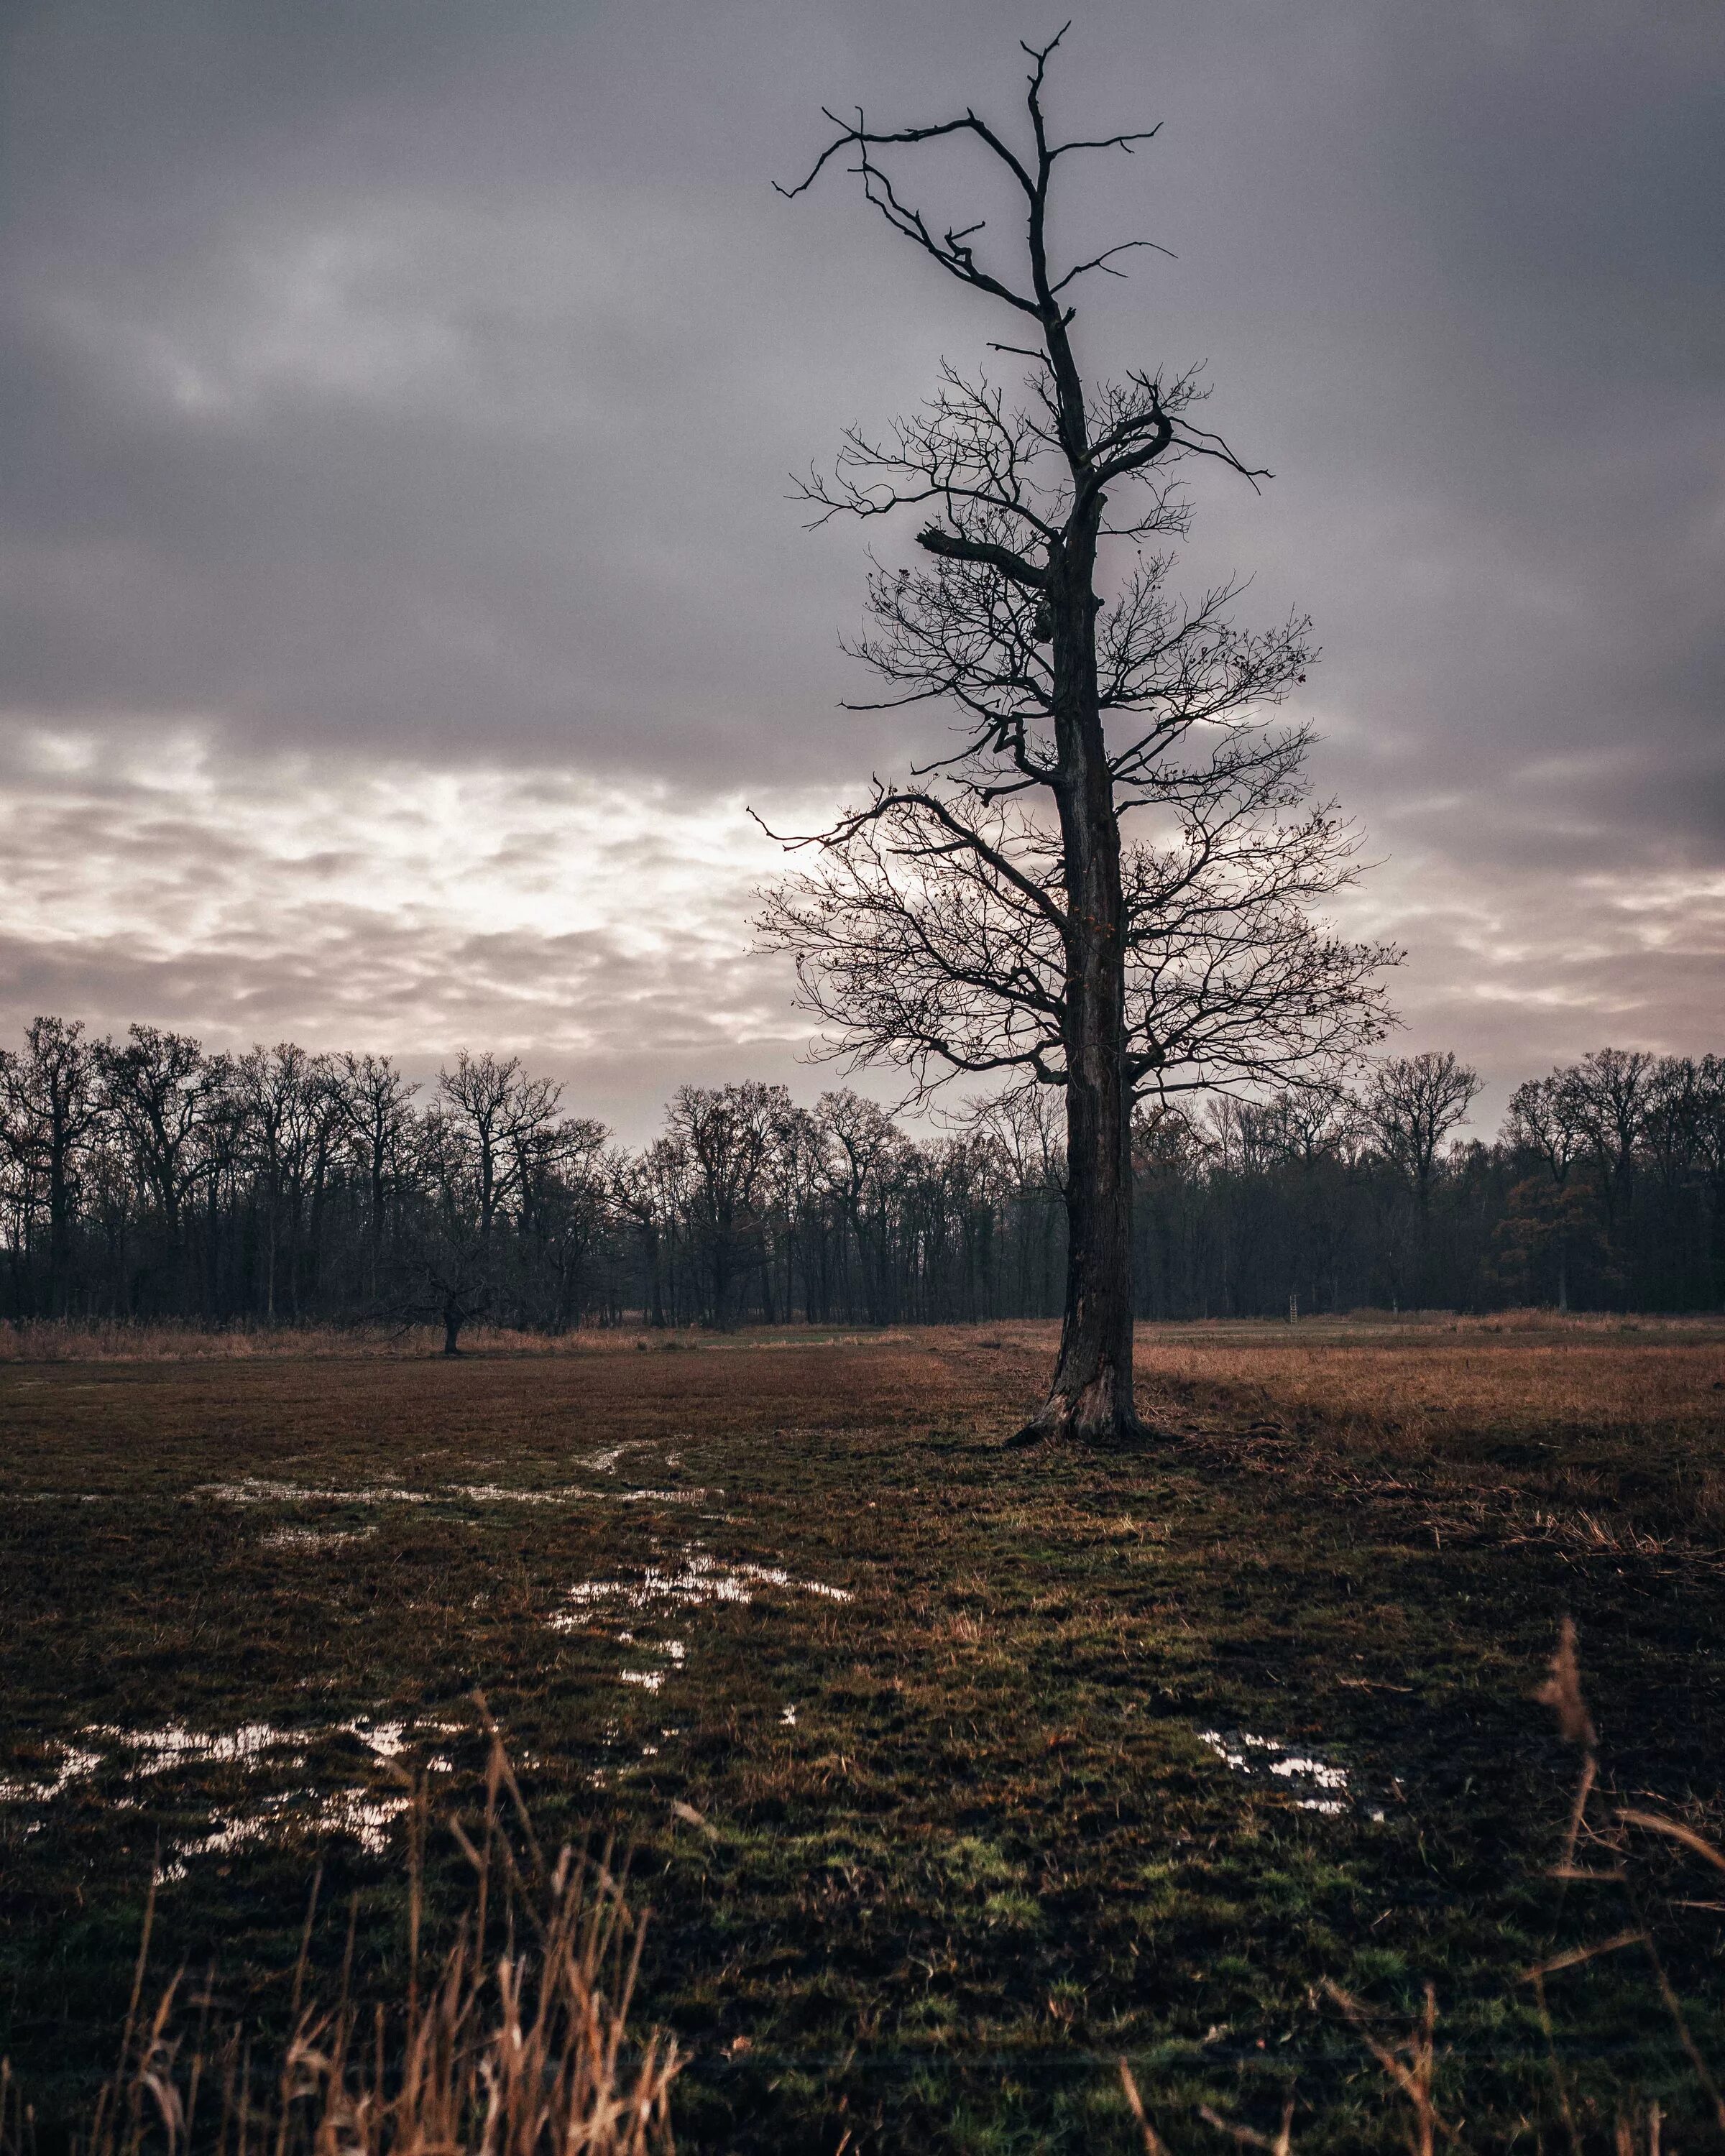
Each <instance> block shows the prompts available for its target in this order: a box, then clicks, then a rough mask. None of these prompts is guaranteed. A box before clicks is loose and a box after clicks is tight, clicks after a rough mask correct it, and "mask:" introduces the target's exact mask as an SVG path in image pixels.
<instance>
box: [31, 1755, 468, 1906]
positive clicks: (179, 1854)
mask: <svg viewBox="0 0 1725 2156" xmlns="http://www.w3.org/2000/svg"><path fill="white" fill-rule="evenodd" d="M465 1727H466V1724H465V1723H463V1722H444V1721H440V1720H435V1719H433V1718H430V1717H427V1718H426V1719H424V1720H423V1721H421V1720H415V1721H413V1722H408V1721H389V1722H379V1721H374V1720H372V1718H371V1717H369V1716H356V1717H352V1718H350V1719H349V1720H347V1721H345V1722H323V1723H318V1724H314V1725H313V1726H312V1727H309V1728H304V1729H286V1728H284V1727H281V1726H280V1724H279V1723H276V1722H242V1723H240V1724H239V1727H237V1728H234V1729H227V1730H200V1729H193V1728H190V1727H187V1725H186V1724H184V1723H183V1722H167V1723H164V1724H163V1726H162V1727H161V1728H159V1729H122V1728H119V1727H113V1726H111V1725H107V1724H98V1725H95V1726H93V1727H90V1728H89V1729H85V1730H80V1732H79V1735H78V1739H77V1741H76V1742H75V1743H72V1744H70V1745H68V1746H67V1747H66V1748H65V1749H64V1752H63V1753H62V1755H61V1758H60V1762H59V1767H58V1768H57V1769H56V1770H55V1772H54V1774H53V1776H52V1777H51V1778H50V1779H47V1780H45V1781H34V1782H27V1781H23V1780H21V1779H19V1780H9V1781H0V1803H6V1804H28V1805H30V1806H32V1807H33V1809H37V1810H39V1811H40V1810H44V1809H46V1808H47V1807H48V1806H49V1805H51V1804H53V1803H54V1801H55V1799H58V1798H59V1797H61V1796H63V1795H64V1794H65V1793H66V1791H67V1790H69V1789H72V1788H74V1786H75V1785H77V1784H81V1783H86V1782H89V1781H91V1780H93V1779H95V1776H96V1775H97V1774H100V1772H102V1771H103V1769H104V1768H106V1769H108V1770H109V1771H110V1772H113V1773H117V1774H119V1775H120V1777H121V1779H123V1780H125V1781H126V1782H130V1783H136V1782H141V1781H146V1780H150V1779H154V1778H155V1777H157V1776H158V1775H162V1774H168V1773H170V1772H172V1771H173V1770H175V1769H177V1768H186V1767H193V1768H198V1767H234V1766H237V1767H240V1768H244V1769H245V1770H246V1771H247V1772H248V1773H249V1772H251V1771H252V1770H254V1769H256V1768H264V1767H268V1768H274V1769H275V1770H276V1771H278V1772H280V1771H281V1770H283V1769H285V1770H287V1771H288V1772H290V1773H291V1772H296V1771H298V1770H300V1769H301V1768H304V1766H305V1762H306V1758H307V1755H308V1753H310V1752H311V1749H312V1748H313V1747H315V1746H316V1745H319V1744H323V1743H328V1742H329V1741H330V1739H331V1738H337V1737H352V1738H357V1739H358V1741H359V1743H361V1744H362V1745H363V1746H364V1747H365V1748H366V1750H367V1752H368V1753H370V1754H371V1756H372V1758H373V1759H374V1760H377V1761H378V1762H380V1763H388V1762H389V1761H392V1760H394V1759H397V1758H399V1757H400V1756H401V1755H402V1753H403V1752H405V1751H406V1750H407V1749H408V1747H409V1745H410V1744H411V1743H413V1742H415V1741H416V1740H418V1739H423V1738H434V1737H454V1736H459V1735H460V1734H462V1733H463V1732H464V1731H465ZM98 1747H100V1749H98ZM426 1765H427V1767H428V1768H429V1769H430V1770H431V1771H433V1772H434V1773H444V1774H447V1773H449V1772H450V1771H451V1769H452V1765H453V1763H452V1762H451V1761H450V1760H449V1758H448V1756H447V1755H446V1754H444V1753H434V1754H433V1755H432V1756H431V1757H430V1758H428V1759H427V1761H426ZM139 1802H140V1800H139V1799H137V1798H136V1797H131V1796H122V1797H116V1798H115V1799H113V1800H112V1804H111V1809H115V1810H116V1811H132V1810H136V1809H138V1806H139ZM407 1805H408V1797H407V1796H406V1795H405V1794H397V1793H395V1792H393V1791H392V1792H385V1793H382V1794H379V1793H377V1792H374V1791H372V1790H367V1789H332V1790H328V1791H325V1792H319V1791H317V1790H316V1789H306V1788H301V1789H290V1790H287V1791H285V1792H284V1793H281V1794H276V1795H273V1796H269V1797H265V1798H264V1799H261V1800H260V1801H259V1803H258V1804H256V1805H255V1806H254V1807H248V1809H246V1810H245V1811H244V1813H235V1814H232V1815H221V1816H218V1819H217V1820H216V1821H215V1823H214V1824H213V1826H212V1828H211V1830H210V1831H209V1832H208V1833H207V1834H204V1835H194V1836H193V1837H191V1838H190V1839H188V1840H184V1841H177V1842H174V1843H172V1844H170V1845H167V1847H166V1850H165V1855H164V1861H163V1864H162V1869H161V1871H160V1872H159V1874H158V1878H159V1879H160V1880H161V1881H163V1882H170V1881H173V1880H176V1879H182V1878H184V1876H186V1872H185V1866H186V1862H187V1861H190V1860H192V1859H194V1858H200V1857H205V1856H221V1855H225V1854H231V1853H232V1852H234V1851H236V1850H239V1849H242V1848H245V1847H248V1846H249V1845H252V1844H254V1843H257V1842H263V1841H272V1840H279V1839H281V1838H282V1837H283V1836H285V1835H288V1834H290V1833H293V1834H300V1835H320V1834H321V1835H331V1834H345V1835H351V1836H352V1839H353V1840H356V1841H357V1842H358V1843H359V1844H360V1845H361V1847H362V1848H363V1849H365V1850H366V1851H368V1852H369V1853H370V1854H372V1855H373V1856H381V1855H382V1853H383V1852H384V1851H385V1850H386V1848H387V1847H388V1830H389V1828H390V1826H391V1825H392V1824H393V1822H394V1821H395V1820H397V1819H398V1818H399V1817H400V1816H401V1814H402V1813H403V1811H404V1810H405V1809H406V1808H407ZM43 1825H44V1822H43V1820H40V1819H35V1820H31V1821H30V1822H29V1823H28V1825H26V1826H25V1828H24V1833H25V1835H27V1836H28V1835H33V1834H39V1833H40V1832H41V1830H42V1827H43Z"/></svg>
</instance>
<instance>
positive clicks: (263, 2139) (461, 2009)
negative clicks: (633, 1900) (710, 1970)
mask: <svg viewBox="0 0 1725 2156" xmlns="http://www.w3.org/2000/svg"><path fill="white" fill-rule="evenodd" d="M504 1796H507V1797H508V1799H509V1800H510V1807H511V1809H512V1811H513V1815H514V1819H513V1828H514V1831H513V1832H509V1833H506V1831H505V1830H504V1829H505V1817H504V1807H503V1805H502V1804H501V1799H502V1798H503V1797H504ZM410 1816H411V1820H412V1827H413V1830H412V1832H411V1833H410V1835H409V1865H410V1871H411V1891H410V1895H409V1902H408V1935H409V1944H408V1981H407V1996H406V1998H405V1999H403V2001H401V2002H400V2005H399V2006H398V2010H396V2011H395V2012H393V2013H392V2012H391V2011H389V2010H388V2009H387V2008H385V2007H384V2006H382V2005H377V2006H376V2007H374V2008H373V2009H372V2010H371V2012H370V2013H369V2014H367V2013H366V2012H365V2011H363V2010H362V2009H361V2008H360V2007H359V2006H358V2005H357V2004H356V2003H355V2001H354V1999H352V1974H353V1949H354V1924H353V1921H352V1917H350V1921H349V1925H348V1933H347V1952H346V1953H345V1955H344V1957H343V1959H342V1964H341V1981H340V1985H339V1989H337V1992H336V1996H335V1997H334V1998H333V1999H323V2000H319V1999H316V1998H315V1997H312V1996H311V1995H310V1985H309V1978H310V1969H311V1939H312V1935H313V1922H314V1918H315V1916H316V1903H317V1887H316V1884H314V1886H313V1889H312V1895H311V1906H310V1907H308V1910H307V1912H306V1920H305V1932H304V1934H303V1937H302V1939H301V1943H300V1956H299V1961H298V1963H297V1965H296V1967H295V1971H294V1979H293V1995H292V2005H291V2008H290V2012H291V2015H292V2017H293V2022H294V2027H293V2033H292V2035H290V2038H289V2040H288V2041H287V2044H286V2046H285V2049H284V2050H283V2051H282V2053H281V2056H280V2064H279V2066H276V2067H275V2069H274V2070H273V2071H264V2070H263V2067H262V2064H261V2061H260V2058H259V2050H258V2047H257V2046H256V2044H255V2042H254V2037H253V2035H251V2033H250V2032H249V2031H248V2030H246V2029H245V2028H244V2027H243V2026H237V2027H232V2028H229V2029H227V2030H221V2031H217V2030H212V2028H211V2026H210V2010H209V2004H208V1999H207V1998H206V1999H189V1998H187V1996H186V1987H185V1984H184V1971H183V1970H182V1971H181V1972H179V1973H178V1974H177V1975H175V1976H174V1977H173V1978H172V1979H170V1981H169V1982H168V1983H167V1984H166V1985H164V1986H163V1988H162V1990H161V1992H160V1994H159V1995H158V1996H157V1999H156V2003H155V2005H154V2006H153V2008H151V2007H148V2006H146V2003H145V1978H146V1969H147V1967H148V1961H149V1953H150V1938H151V1929H152V1927H153V1921H154V1916H155V1902H156V1897H155V1890H154V1888H153V1887H152V1888H151V1895H150V1900H149V1903H148V1905H147V1908H146V1916H145V1921H144V1932H143V1938H142V1941H141V1945H140V1947H139V1951H138V1960H137V1968H136V1974H135V1977H134V1979H133V1984H132V1993H131V2005H130V2008H129V2010H128V2011H127V2015H126V2027H125V2032H124V2035H123V2036H122V2038H121V2047H120V2058H119V2062H118V2064H117V2066H116V2069H115V2071H114V2072H113V2074H112V2075H111V2076H110V2078H109V2080H108V2081H107V2082H106V2084H105V2086H104V2087H103V2089H102V2091H101V2093H100V2097H99V2098H98V2100H97V2104H96V2107H95V2116H94V2118H93V2120H92V2122H91V2124H90V2128H89V2129H88V2131H87V2133H84V2134H81V2135H80V2136H78V2137H76V2138H75V2139H74V2144H73V2145H74V2151H75V2156H191V2152H194V2151H202V2150H208V2151H211V2152H213V2156H671V2151H672V2146H673V2144H672V2136H671V2127H670V2090H671V2085H672V2083H673V2082H674V2081H675V2078H676V2076H677V2073H678V2071H679V2068H680V2061H679V2058H678V2056H677V2049H676V2045H675V2040H672V2039H671V2038H670V2037H668V2036H665V2035H663V2034H661V2033H660V2032H658V2031H654V2032H652V2033H650V2034H649V2035H647V2036H646V2038H645V2039H644V2040H638V2039H636V2038H635V2037H634V2035H632V2034H631V2032H630V2029H629V2012H630V2007H631V2005H632V2002H633V1999H634V1986H635V1978H636V1974H637V1971H638V1969H639V1964H640V1955H641V1943H642V1938H643V1936H644V1930H645V1925H646V1918H645V1917H644V1915H637V1914H635V1913H634V1912H632V1911H631V1910H630V1908H629V1905H628V1902H627V1901H626V1899H625V1897H624V1882H623V1881H622V1879H621V1878H620V1877H619V1876H618V1874H617V1873H616V1872H615V1871H614V1870H613V1866H612V1851H611V1849H610V1847H609V1845H607V1846H606V1848H605V1849H604V1850H603V1852H602V1853H601V1854H600V1855H599V1856H597V1857H594V1856H592V1855H590V1854H587V1853H578V1852H576V1851H573V1850H571V1849H568V1848H565V1849H564V1850H563V1851H562V1853H561V1855H560V1856H558V1857H557V1861H556V1862H555V1864H554V1865H552V1866H549V1867H547V1865H546V1864H545V1862H544V1861H543V1859H542V1856H541V1853H540V1851H539V1849H538V1846H537V1844H536V1842H535V1840H534V1839H533V1835H532V1829H531V1822H530V1821H529V1820H528V1817H527V1813H526V1807H525V1805H524V1804H522V1803H521V1793H520V1790H519V1789H518V1787H517V1785H516V1780H515V1777H514V1774H513V1773H512V1772H511V1768H510V1765H509V1762H508V1759H507V1758H506V1755H505V1753H504V1750H503V1747H502V1745H501V1742H499V1741H498V1739H497V1738H496V1736H495V1732H493V1737H492V1749H491V1761H490V1771H489V1774H488V1777H487V1782H486V1802H485V1815H484V1817H483V1820H482V1821H481V1822H480V1825H479V1829H478V1831H477V1832H476V1833H475V1835H469V1834H468V1832H467V1831H466V1830H465V1828H464V1827H463V1826H462V1825H461V1823H460V1822H459V1820H451V1821H450V1822H449V1829H450V1832H451V1833H452V1834H453V1835H454V1839H455V1840H456V1841H457V1842H458V1843H459V1845H460V1847H461V1849H462V1850H463V1851H464V1852H465V1855H466V1856H467V1858H468V1860H469V1861H470V1865H471V1867H472V1872H473V1892H472V1900H471V1902H470V1905H469V1907H468V1908H467V1910H466V1911H465V1914H464V1915H463V1917H461V1920H460V1922H459V1925H458V1928H457V1931H456V1936H455V1940H454V1944H453V1945H452V1946H451V1947H450V1948H449V1950H448V1952H447V1953H446V1954H445V1955H444V1957H443V1958H442V1960H441V1962H440V1963H438V1964H437V1965H435V1966H434V1968H432V1969H429V1971H426V1972H425V1973H424V1976H423V1980H422V1971H421V1957H420V1945H419V1943H420V1933H421V1930H422V1925H423V1903H422V1891H421V1864H420V1856H421V1852H422V1851H423V1847H424V1820H425V1809H424V1789H423V1787H422V1788H420V1789H417V1790H416V1792H415V1799H414V1804H413V1811H412V1814H411V1815H410ZM517 1844H519V1847H518V1846H517ZM500 1935H501V1937H500ZM33 2138H34V2120H33V2116H32V2114H31V2112H30V2109H29V2107H28V2105H27V2104H25V2103H24V2102H23V2101H22V2097H21V2093H20V2092H19V2091H18V2088H17V2087H16V2084H15V2083H14V2082H13V2080H12V2076H11V2075H10V2072H9V2071H8V2068H7V2067H6V2066H4V2064H3V2063H0V2151H3V2152H4V2156H28V2152H29V2150H30V2149H31V2147H32V2144H33Z"/></svg>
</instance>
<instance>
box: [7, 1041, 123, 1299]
mask: <svg viewBox="0 0 1725 2156" xmlns="http://www.w3.org/2000/svg"><path fill="white" fill-rule="evenodd" d="M105 1113H106V1102H105V1099H104V1097H103V1093H102V1086H101V1059H100V1053H99V1050H98V1045H97V1044H96V1043H95V1042H93V1041H87V1040H85V1038H84V1027H83V1025H82V1024H81V1023H80V1021H79V1020H78V1019H71V1020H67V1019H60V1018H38V1019H32V1020H31V1022H30V1024H29V1027H28V1029H27V1031H26V1032H25V1034H24V1047H23V1054H22V1055H17V1054H14V1053H13V1050H10V1049H0V1147H3V1149H4V1151H5V1152H7V1153H8V1154H9V1155H10V1157H11V1158H12V1159H13V1162H14V1163H15V1165H16V1167H17V1169H18V1175H19V1177H20V1179H21V1183H22V1184H23V1192H24V1198H25V1203H26V1204H27V1205H28V1204H29V1203H30V1202H31V1201H32V1200H33V1199H34V1197H35V1194H36V1193H37V1192H38V1191H39V1192H40V1193H41V1196H42V1198H44V1199H45V1200H46V1203H47V1207H48V1304H49V1315H50V1316H52V1317H64V1316H65V1315H66V1312H67V1308H68V1305H69V1296H70V1293H71V1234H72V1223H73V1218H74V1212H75V1209H76V1206H77V1202H78V1184H79V1169H80V1163H81V1161H82V1159H83V1156H84V1154H85V1150H86V1148H87V1147H88V1146H89V1145H90V1142H91V1140H92V1138H93V1137H94V1135H95V1132H96V1131H97V1130H98V1129H99V1128H100V1125H101V1122H102V1120H103V1117H104V1116H105Z"/></svg>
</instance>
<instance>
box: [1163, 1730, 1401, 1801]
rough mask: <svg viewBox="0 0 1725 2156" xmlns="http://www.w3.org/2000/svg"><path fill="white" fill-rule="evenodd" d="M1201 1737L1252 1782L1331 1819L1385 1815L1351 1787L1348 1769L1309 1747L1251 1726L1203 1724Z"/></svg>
mask: <svg viewBox="0 0 1725 2156" xmlns="http://www.w3.org/2000/svg"><path fill="white" fill-rule="evenodd" d="M1198 1741H1199V1743H1200V1744H1203V1745H1206V1746H1208V1747H1209V1749H1210V1750H1211V1751H1212V1752H1214V1753H1215V1755H1216V1757H1217V1758H1219V1760H1220V1761H1221V1762H1222V1763H1223V1764H1224V1766H1226V1767H1230V1768H1232V1769H1233V1770H1234V1772H1235V1774H1240V1775H1243V1776H1244V1777H1245V1779H1246V1780H1247V1781H1249V1782H1256V1783H1257V1784H1260V1787H1263V1788H1266V1789H1274V1788H1276V1787H1278V1786H1280V1787H1281V1788H1282V1789H1286V1790H1288V1791H1289V1792H1290V1793H1291V1795H1292V1796H1293V1799H1294V1803H1295V1806H1296V1809H1298V1810H1300V1811H1302V1812H1317V1813H1320V1814H1322V1815H1323V1816H1324V1817H1326V1818H1328V1819H1340V1818H1342V1817H1343V1816H1344V1815H1348V1814H1349V1813H1353V1812H1356V1811H1358V1812H1362V1813H1363V1814H1364V1815H1365V1816H1366V1817H1367V1818H1368V1819H1370V1820H1373V1821H1378V1822H1381V1821H1382V1820H1383V1817H1384V1813H1383V1810H1382V1809H1381V1808H1380V1807H1379V1806H1378V1805H1376V1804H1365V1803H1363V1801H1362V1800H1361V1799H1360V1798H1359V1797H1358V1795H1357V1794H1354V1793H1353V1791H1351V1789H1350V1788H1349V1784H1348V1770H1347V1768H1343V1767H1337V1766H1332V1764H1331V1763H1330V1762H1329V1761H1328V1760H1327V1759H1321V1758H1319V1757H1318V1756H1317V1753H1314V1752H1310V1751H1307V1749H1306V1748H1304V1747H1301V1746H1296V1745H1291V1744H1285V1743H1283V1742H1282V1740H1281V1738H1279V1737H1258V1736H1255V1735H1254V1734H1253V1733H1252V1732H1251V1731H1250V1730H1248V1729H1200V1730H1199V1732H1198Z"/></svg>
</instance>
